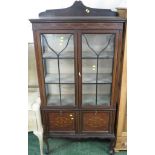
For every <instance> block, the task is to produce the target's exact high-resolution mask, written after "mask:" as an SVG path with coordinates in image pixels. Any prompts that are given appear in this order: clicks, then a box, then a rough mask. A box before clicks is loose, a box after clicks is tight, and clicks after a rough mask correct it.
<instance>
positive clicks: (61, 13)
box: [30, 1, 125, 23]
mask: <svg viewBox="0 0 155 155" xmlns="http://www.w3.org/2000/svg"><path fill="white" fill-rule="evenodd" d="M30 22H31V23H49V22H125V19H123V18H121V17H118V13H117V12H114V11H111V10H110V9H96V8H90V7H87V6H85V5H84V4H83V3H82V2H81V1H75V2H74V4H73V5H72V6H70V7H68V8H62V9H53V10H46V11H44V12H41V13H39V18H37V19H30Z"/></svg>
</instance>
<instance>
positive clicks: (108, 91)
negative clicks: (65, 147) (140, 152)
mask: <svg viewBox="0 0 155 155" xmlns="http://www.w3.org/2000/svg"><path fill="white" fill-rule="evenodd" d="M30 21H31V23H32V28H33V35H34V45H35V56H36V64H37V73H38V81H39V89H40V98H41V114H42V122H43V127H44V137H45V140H46V139H47V138H49V137H68V138H103V139H109V140H110V141H111V150H110V154H113V147H114V143H115V137H116V135H115V133H116V132H115V128H116V124H117V107H118V105H119V103H118V101H119V95H120V83H121V72H122V60H123V50H122V49H123V48H122V46H123V30H124V24H125V22H126V21H125V20H124V19H122V18H120V17H118V16H117V13H116V12H113V11H111V10H108V9H93V8H90V7H86V6H85V5H84V4H83V3H82V2H81V1H76V2H75V3H74V4H73V5H72V6H71V7H69V8H65V9H56V10H46V11H45V12H41V13H40V14H39V18H38V19H30Z"/></svg>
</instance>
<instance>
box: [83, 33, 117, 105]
mask: <svg viewBox="0 0 155 155" xmlns="http://www.w3.org/2000/svg"><path fill="white" fill-rule="evenodd" d="M114 37H115V36H114V34H83V35H82V83H83V87H82V89H83V90H82V96H83V97H82V105H83V106H85V105H91V106H93V105H94V106H95V105H96V106H97V105H110V98H111V83H112V70H113V57H114Z"/></svg>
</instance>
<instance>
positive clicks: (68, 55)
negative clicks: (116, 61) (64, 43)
mask: <svg viewBox="0 0 155 155" xmlns="http://www.w3.org/2000/svg"><path fill="white" fill-rule="evenodd" d="M42 57H43V58H45V59H57V58H58V57H57V56H56V54H54V53H53V52H44V53H43V55H42ZM113 57H114V52H113V51H105V52H103V53H101V55H100V56H99V59H113ZM59 58H60V59H74V51H65V52H64V53H61V54H60V57H59ZM82 59H97V56H96V55H94V54H92V53H91V52H90V51H82Z"/></svg>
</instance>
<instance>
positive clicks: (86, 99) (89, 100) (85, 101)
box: [82, 94, 110, 106]
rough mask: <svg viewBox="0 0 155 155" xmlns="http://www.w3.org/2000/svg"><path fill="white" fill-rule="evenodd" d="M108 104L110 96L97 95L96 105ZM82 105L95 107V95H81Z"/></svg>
mask: <svg viewBox="0 0 155 155" xmlns="http://www.w3.org/2000/svg"><path fill="white" fill-rule="evenodd" d="M109 104H110V95H109V94H105V95H97V105H98V106H99V105H107V106H109ZM82 105H83V106H96V95H95V94H83V95H82Z"/></svg>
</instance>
